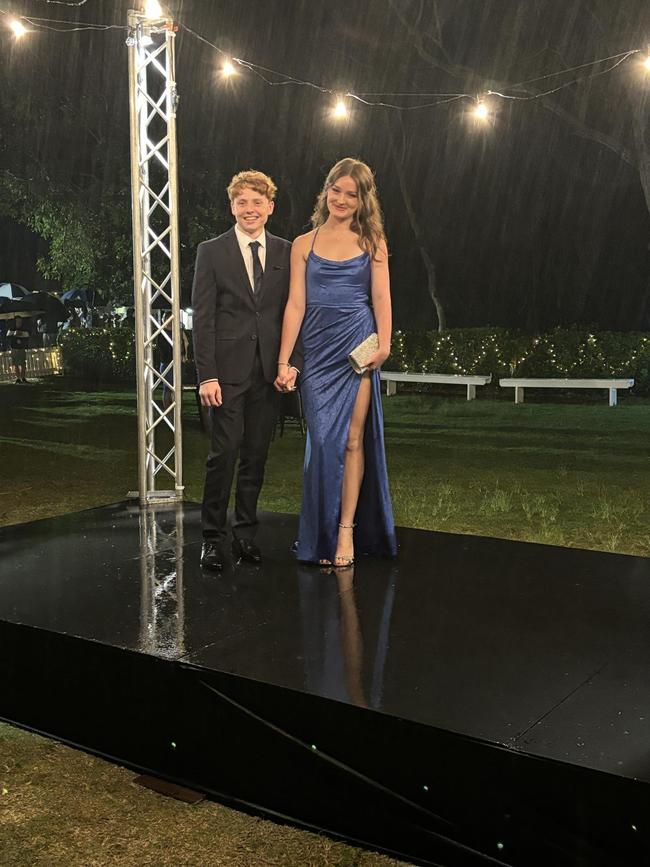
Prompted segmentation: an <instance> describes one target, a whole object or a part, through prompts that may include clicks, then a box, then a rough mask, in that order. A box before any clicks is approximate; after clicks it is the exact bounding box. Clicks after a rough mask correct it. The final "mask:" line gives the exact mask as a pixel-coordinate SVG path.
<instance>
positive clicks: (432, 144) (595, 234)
mask: <svg viewBox="0 0 650 867" xmlns="http://www.w3.org/2000/svg"><path fill="white" fill-rule="evenodd" d="M130 5H132V4H130V3H123V2H120V0H118V2H115V0H111V2H109V0H88V2H87V3H86V4H85V5H83V6H82V7H80V8H78V9H75V8H70V7H67V6H62V5H56V4H52V3H46V2H42V0H24V2H19V0H0V9H2V10H5V11H12V12H14V13H22V14H27V15H38V16H43V17H47V18H57V17H58V18H65V19H68V20H70V19H74V18H78V19H79V20H81V21H86V22H96V23H102V24H125V23H126V10H127V8H128V7H129V6H130ZM163 5H164V6H165V9H166V10H167V11H168V12H169V13H171V14H172V15H174V16H175V17H176V18H177V19H178V20H179V21H180V22H182V23H183V24H185V25H187V27H189V28H191V29H192V30H195V31H197V32H199V33H200V34H201V35H203V36H204V37H206V38H207V39H209V40H210V41H211V42H214V43H216V44H218V45H219V46H221V47H223V49H224V50H225V51H227V52H229V53H232V54H233V55H235V56H237V57H241V58H244V59H246V60H249V61H252V62H253V63H256V64H259V65H261V66H264V67H267V68H269V69H271V70H276V71H278V72H282V73H285V74H288V75H291V76H294V77H296V78H300V79H308V80H309V81H312V82H314V83H318V84H321V85H323V86H324V87H327V88H331V89H334V90H339V89H340V90H342V91H348V90H350V91H353V92H356V93H361V92H363V93H368V92H387V91H390V92H410V93H412V92H417V93H425V92H429V93H469V94H472V95H474V94H481V93H484V92H485V91H486V90H488V89H493V90H501V91H502V92H508V93H512V94H513V95H515V94H516V95H520V96H522V95H531V94H533V93H539V92H541V91H544V90H549V89H553V88H556V87H558V86H559V85H561V84H563V83H565V82H568V81H571V80H572V79H574V78H576V77H578V76H580V75H583V76H585V75H588V74H593V72H601V71H603V70H605V69H606V68H607V67H608V66H611V65H612V62H611V61H610V63H609V64H608V63H604V64H601V65H599V66H596V67H591V68H587V69H583V70H578V71H576V72H573V73H568V74H563V75H559V76H554V77H550V78H547V79H545V80H543V81H537V82H535V83H531V84H529V85H526V86H524V87H522V88H520V89H519V90H516V89H511V90H509V91H508V90H506V88H507V87H508V85H513V84H516V83H518V82H522V81H526V80H528V79H533V78H538V77H539V76H543V75H549V74H550V73H555V72H558V71H560V70H566V69H567V68H569V67H575V66H578V65H580V64H584V63H588V62H589V61H592V60H595V59H598V58H603V57H608V56H611V55H616V54H619V53H620V52H624V51H627V50H630V49H635V48H639V49H645V48H646V47H647V45H648V42H650V11H649V7H648V4H647V2H643V0H619V2H616V3H613V2H611V0H607V2H600V0H566V2H558V0H525V2H524V0H520V2H515V0H439V2H437V3H435V2H433V0H392V2H391V0H347V2H338V0H332V2H327V3H322V2H319V0H266V2H259V0H237V2H233V0H228V2H222V0H214V2H213V0H176V2H170V3H168V4H166V5H165V4H163ZM50 26H55V25H50ZM125 37H126V33H125V31H123V30H120V29H116V30H107V31H104V32H100V33H89V32H86V33H68V34H62V33H55V32H51V31H46V32H38V33H34V34H31V35H30V36H28V37H26V38H24V39H23V40H21V41H20V42H19V43H15V42H14V40H13V38H12V36H11V34H10V33H9V31H8V30H7V29H6V28H4V29H3V31H2V35H1V36H0V39H1V42H0V45H1V51H0V79H1V81H2V88H0V91H1V93H0V111H1V112H2V123H1V124H0V170H2V171H3V172H7V171H9V172H11V173H12V174H14V175H15V176H18V177H21V178H23V179H24V178H28V179H29V180H30V183H31V184H32V186H33V189H34V190H36V191H38V190H46V189H47V188H48V185H52V184H55V185H57V186H58V187H59V186H60V187H62V188H65V189H67V190H68V191H69V194H70V195H73V196H79V197H82V198H84V199H86V200H87V201H93V200H97V201H98V202H100V201H101V195H102V191H103V190H105V189H106V188H108V187H110V188H112V189H115V188H118V189H119V188H120V187H122V188H123V189H124V191H125V194H126V195H128V183H129V165H128V142H129V138H128V91H127V51H126V47H125V44H124V40H125ZM644 57H645V53H644V54H641V55H638V56H635V57H632V58H630V59H629V60H627V61H626V62H625V63H623V64H621V65H620V66H619V67H618V68H617V69H615V70H613V71H612V72H610V73H608V74H604V75H600V76H597V77H594V78H591V79H589V80H583V81H581V82H579V83H577V84H574V85H573V86H571V87H567V88H564V89H562V90H559V91H558V92H557V93H555V94H553V95H551V96H548V97H544V98H542V99H536V100H532V101H524V100H496V101H495V100H494V99H493V100H492V102H491V105H492V106H493V107H494V114H493V116H492V118H491V121H490V122H489V123H488V124H487V125H484V126H480V127H479V126H478V125H477V124H475V123H472V122H470V121H469V119H468V111H469V109H470V108H471V102H470V101H469V100H456V101H452V102H449V103H447V104H445V105H440V106H438V107H435V108H425V109H422V110H418V111H405V112H401V113H398V112H396V111H393V110H389V109H384V108H377V107H365V106H362V105H361V104H356V105H354V104H352V116H351V118H350V120H349V121H348V122H347V123H343V124H341V123H336V122H334V121H333V120H332V119H331V117H330V116H329V109H330V107H331V104H332V101H333V100H332V97H331V96H330V95H328V94H324V93H320V92H319V91H318V90H316V89H314V88H311V87H299V86H296V85H291V84H289V85H284V86H269V85H268V84H265V83H264V82H263V81H262V80H261V79H260V78H259V77H257V76H256V75H255V74H254V73H252V72H249V71H246V70H241V69H240V70H239V74H238V75H237V76H236V77H235V78H234V79H231V80H229V81H228V82H224V81H223V80H222V79H221V77H220V75H219V72H218V70H219V60H220V59H219V55H218V54H217V53H216V52H215V51H214V50H213V49H211V48H209V47H208V46H207V45H204V44H202V43H201V42H199V41H198V40H196V39H195V38H193V37H192V36H191V35H190V34H188V33H187V32H184V31H183V30H181V31H180V32H179V35H178V37H177V79H178V84H179V91H180V96H181V103H180V109H179V114H178V124H179V126H178V133H179V151H180V152H179V160H180V183H181V191H182V193H181V226H182V238H181V240H182V245H183V249H182V256H183V262H184V266H185V267H184V272H183V273H184V274H185V275H187V274H189V273H190V271H191V262H192V261H193V257H194V252H195V245H196V243H197V241H198V240H201V239H202V237H199V236H198V235H197V228H196V225H197V222H198V224H200V225H201V226H203V225H204V224H205V215H206V213H207V214H210V220H211V223H214V226H213V228H211V230H210V233H209V234H217V233H219V232H220V231H223V230H224V229H225V228H227V226H228V216H227V210H226V207H225V204H226V203H225V192H224V188H225V185H226V184H227V181H228V180H229V178H230V176H231V175H232V174H233V173H234V172H236V171H238V170H239V169H242V168H248V167H254V168H259V169H262V170H264V171H266V172H268V173H270V174H271V175H272V176H273V177H274V178H275V179H276V181H277V183H278V186H279V187H280V194H279V198H278V207H277V210H276V214H275V215H274V217H273V218H272V222H271V223H270V225H269V228H270V229H271V231H274V232H275V233H277V234H280V235H284V236H285V237H289V238H291V237H293V236H295V235H296V234H298V233H300V232H302V231H304V230H305V229H306V228H307V224H308V220H309V215H310V213H311V209H312V205H313V201H314V198H315V196H316V193H317V192H318V190H319V188H320V186H321V184H322V181H323V177H324V174H325V172H326V171H327V169H328V168H329V167H330V166H331V165H332V164H333V163H334V162H335V161H336V160H338V159H340V158H341V157H344V156H358V157H360V158H361V159H364V160H365V161H367V162H368V163H369V164H370V165H371V166H372V167H373V169H374V170H375V172H376V175H377V181H378V186H379V191H380V196H381V200H382V205H383V209H384V213H385V218H386V227H387V232H388V240H389V246H390V249H391V252H392V279H393V296H394V309H395V320H396V325H398V326H401V327H404V328H413V327H428V328H435V327H436V325H437V320H436V315H435V309H434V306H433V303H432V301H431V298H430V296H429V293H428V290H427V278H426V273H425V269H424V265H423V262H422V257H421V254H420V251H419V249H418V246H417V244H416V243H415V239H414V234H413V228H412V226H411V224H410V221H409V218H408V214H407V209H406V207H405V202H404V199H403V196H402V191H401V188H400V182H399V179H400V175H399V171H398V166H397V165H396V160H399V162H400V167H401V169H402V170H403V179H404V181H405V183H406V186H407V188H408V194H409V196H410V197H411V200H412V204H413V210H414V213H415V215H416V218H417V221H418V222H419V224H420V227H421V232H422V240H423V243H424V245H425V247H426V250H427V252H428V254H429V256H430V257H431V259H432V261H433V263H434V265H435V269H436V277H437V283H438V289H439V293H440V297H441V301H442V303H443V306H444V308H445V312H446V316H447V324H448V325H449V326H450V327H462V326H478V325H502V326H509V327H517V328H523V329H526V330H530V331H535V330H540V329H550V328H552V327H554V326H556V325H570V324H574V323H575V324H578V325H588V326H593V327H596V328H604V329H612V330H641V329H649V328H650V321H649V315H650V305H649V304H648V286H649V283H650V280H649V278H650V261H649V254H648V244H649V242H650V219H649V214H648V206H647V204H646V199H645V198H644V187H643V184H644V182H645V184H646V192H647V194H648V196H649V198H650V103H649V101H648V97H649V95H650V72H645V71H644V69H643V67H642V65H641V62H640V61H641V60H642V59H643V58H644ZM269 77H270V78H273V79H275V80H280V78H279V77H278V76H274V75H270V76H269ZM375 98H378V97H368V99H375ZM382 98H383V97H382ZM390 101H394V102H399V103H400V104H402V105H413V104H417V102H418V100H417V99H414V98H411V97H390ZM422 101H426V102H428V101H433V100H430V99H426V100H422ZM391 137H392V140H393V141H394V142H395V143H396V145H398V146H397V147H396V148H392V147H391V146H390V142H391ZM402 144H404V148H403V151H402ZM199 218H200V219H199ZM0 230H1V231H2V239H3V240H2V243H1V244H0V280H9V279H10V280H14V281H16V282H19V283H23V284H25V285H28V286H29V288H40V287H41V286H42V285H44V284H43V282H42V279H40V278H38V277H37V275H36V272H35V265H34V262H35V257H36V255H37V253H38V251H39V249H41V250H42V243H40V244H39V243H38V242H37V241H36V240H35V239H34V237H33V236H31V235H30V233H28V232H27V231H26V230H25V229H24V228H23V227H20V226H18V225H17V224H16V222H15V221H13V220H12V219H11V217H10V216H7V215H5V216H4V217H2V218H0ZM124 230H125V232H126V233H128V232H129V231H130V227H129V226H128V224H127V225H126V226H125V227H124ZM201 231H205V230H204V229H202V230H201ZM199 234H200V233H199ZM206 237H208V235H206ZM186 281H187V277H186Z"/></svg>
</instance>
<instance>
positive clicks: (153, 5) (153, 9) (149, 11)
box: [144, 0, 165, 19]
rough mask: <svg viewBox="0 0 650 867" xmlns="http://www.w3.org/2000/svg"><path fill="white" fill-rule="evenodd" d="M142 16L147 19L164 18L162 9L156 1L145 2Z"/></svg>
mask: <svg viewBox="0 0 650 867" xmlns="http://www.w3.org/2000/svg"><path fill="white" fill-rule="evenodd" d="M144 14H145V15H146V16H147V18H155V19H158V18H164V17H165V16H164V15H163V11H162V8H161V6H160V3H159V2H158V0H147V2H146V3H145V4H144Z"/></svg>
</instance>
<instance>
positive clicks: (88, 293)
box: [61, 289, 104, 307]
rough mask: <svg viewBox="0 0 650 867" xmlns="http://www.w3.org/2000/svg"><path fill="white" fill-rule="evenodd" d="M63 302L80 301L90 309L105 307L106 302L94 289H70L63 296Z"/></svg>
mask: <svg viewBox="0 0 650 867" xmlns="http://www.w3.org/2000/svg"><path fill="white" fill-rule="evenodd" d="M61 301H68V302H73V301H79V302H80V303H81V304H85V305H87V306H88V307H103V306H104V301H103V299H102V297H101V295H100V294H99V292H96V291H95V290H94V289H68V291H67V292H64V293H63V295H62V296H61Z"/></svg>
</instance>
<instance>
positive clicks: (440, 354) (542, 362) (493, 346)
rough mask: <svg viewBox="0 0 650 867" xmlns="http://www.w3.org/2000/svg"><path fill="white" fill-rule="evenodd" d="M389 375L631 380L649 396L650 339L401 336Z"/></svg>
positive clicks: (488, 331)
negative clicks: (487, 375) (443, 374)
mask: <svg viewBox="0 0 650 867" xmlns="http://www.w3.org/2000/svg"><path fill="white" fill-rule="evenodd" d="M384 367H385V369H386V370H400V371H410V372H413V373H415V372H418V373H433V372H436V373H459V374H472V373H476V374H488V373H491V374H492V381H493V382H496V381H497V380H498V379H499V378H500V377H507V376H540V377H564V376H567V377H583V378H588V377H598V376H600V377H606V376H620V377H632V378H633V379H634V380H635V392H636V393H637V394H650V335H648V334H644V333H638V332H634V333H626V334H622V333H617V332H609V331H600V332H592V331H587V330H581V329H577V328H567V329H562V328H557V329H556V330H555V331H552V332H550V333H549V334H538V335H534V334H524V333H523V332H520V331H509V330H507V329H504V328H466V329H463V328H458V329H453V330H450V331H445V332H442V333H440V332H437V331H396V332H395V334H394V335H393V346H392V351H391V355H390V358H389V359H388V361H387V362H386V364H385V365H384Z"/></svg>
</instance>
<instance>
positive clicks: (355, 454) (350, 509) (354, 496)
mask: <svg viewBox="0 0 650 867" xmlns="http://www.w3.org/2000/svg"><path fill="white" fill-rule="evenodd" d="M371 396H372V382H371V380H370V374H368V373H364V375H363V376H362V378H361V382H360V383H359V393H358V394H357V399H356V402H355V404H354V409H353V410H352V418H351V420H350V430H349V432H348V441H347V444H346V447H345V466H344V468H343V484H342V486H341V518H340V524H339V537H338V544H337V546H336V557H335V558H334V565H335V566H349V565H351V563H352V561H353V560H354V541H353V530H352V526H353V524H354V514H355V512H356V511H357V503H358V501H359V491H360V490H361V482H362V481H363V472H364V469H365V455H364V451H363V434H364V431H365V427H366V418H367V417H368V408H369V407H370V399H371ZM341 524H342V525H343V526H341Z"/></svg>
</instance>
